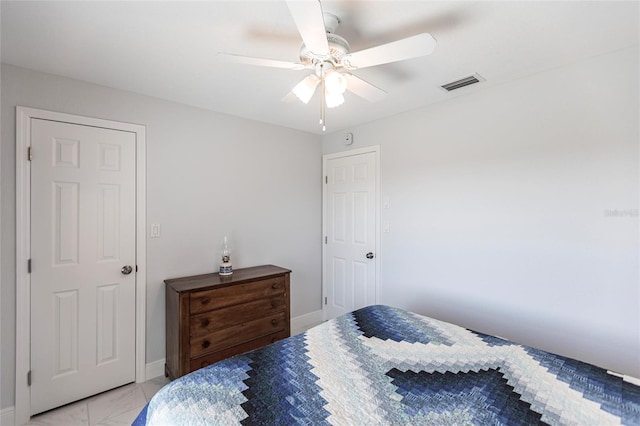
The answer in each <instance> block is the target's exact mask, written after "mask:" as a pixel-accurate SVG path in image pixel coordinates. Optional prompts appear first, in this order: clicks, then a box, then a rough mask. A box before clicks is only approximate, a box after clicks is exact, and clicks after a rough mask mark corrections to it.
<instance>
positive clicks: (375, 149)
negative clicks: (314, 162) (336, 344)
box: [320, 145, 380, 321]
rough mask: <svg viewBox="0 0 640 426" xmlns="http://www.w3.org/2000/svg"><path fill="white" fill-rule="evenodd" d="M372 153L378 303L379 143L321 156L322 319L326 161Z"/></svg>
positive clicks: (324, 261) (325, 283) (324, 316)
mask: <svg viewBox="0 0 640 426" xmlns="http://www.w3.org/2000/svg"><path fill="white" fill-rule="evenodd" d="M369 153H374V154H375V158H376V164H375V166H374V167H375V171H376V190H375V197H376V200H375V216H376V218H375V228H376V229H375V232H376V233H375V235H376V244H375V251H376V268H375V292H376V294H375V303H376V304H377V303H380V145H371V146H367V147H364V148H358V149H351V150H348V151H340V152H336V153H333V154H325V155H323V156H322V299H321V300H320V304H321V306H322V320H323V321H326V320H327V310H326V308H325V307H326V304H325V298H326V297H328V296H327V293H328V289H327V277H326V275H325V273H324V272H325V270H326V269H325V267H326V262H327V253H326V250H327V244H326V242H325V241H326V237H327V235H328V233H327V163H328V161H329V160H335V159H336V158H345V157H353V156H356V155H362V154H369Z"/></svg>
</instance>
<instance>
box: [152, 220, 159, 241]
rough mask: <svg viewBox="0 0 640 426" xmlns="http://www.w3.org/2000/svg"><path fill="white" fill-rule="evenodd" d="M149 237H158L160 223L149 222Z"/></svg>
mask: <svg viewBox="0 0 640 426" xmlns="http://www.w3.org/2000/svg"><path fill="white" fill-rule="evenodd" d="M150 237H151V238H160V224H159V223H152V224H151V235H150Z"/></svg>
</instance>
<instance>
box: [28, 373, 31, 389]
mask: <svg viewBox="0 0 640 426" xmlns="http://www.w3.org/2000/svg"><path fill="white" fill-rule="evenodd" d="M27 386H31V370H29V372H28V373H27Z"/></svg>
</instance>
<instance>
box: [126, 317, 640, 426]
mask: <svg viewBox="0 0 640 426" xmlns="http://www.w3.org/2000/svg"><path fill="white" fill-rule="evenodd" d="M232 424H243V425H449V424H451V425H463V424H473V425H484V424H491V425H530V424H554V425H556V424H557V425H565V424H566V425H614V424H624V425H640V386H637V385H635V384H632V383H629V382H628V381H625V380H623V379H622V378H621V377H619V376H617V375H613V374H610V373H608V372H607V371H606V370H604V369H602V368H599V367H595V366H593V365H590V364H586V363H583V362H580V361H576V360H573V359H570V358H565V357H561V356H558V355H553V354H550V353H548V352H544V351H541V350H537V349H533V348H529V347H526V346H522V345H518V344H515V343H512V342H509V341H506V340H502V339H499V338H497V337H492V336H487V335H483V334H480V333H476V332H473V331H469V330H466V329H464V328H461V327H458V326H455V325H452V324H449V323H445V322H441V321H437V320H434V319H431V318H427V317H424V316H421V315H417V314H414V313H411V312H406V311H403V310H400V309H395V308H391V307H388V306H370V307H367V308H363V309H360V310H357V311H355V312H352V313H349V314H347V315H343V316H341V317H339V318H336V319H334V320H331V321H328V322H326V323H324V324H322V325H319V326H317V327H314V328H312V329H311V330H308V331H307V332H306V333H303V334H300V335H297V336H293V337H290V338H288V339H285V340H282V341H280V342H277V343H275V344H272V345H269V346H266V347H264V348H261V349H257V350H254V351H251V352H248V353H246V354H243V355H238V356H235V357H232V358H229V359H226V360H224V361H221V362H219V363H217V364H214V365H211V366H209V367H205V368H203V369H201V370H198V371H195V372H193V373H191V374H188V375H186V376H184V377H182V378H180V379H178V380H175V381H173V382H171V383H169V384H168V385H166V386H165V387H164V388H163V389H161V390H160V391H159V392H158V393H157V394H156V395H155V396H154V398H153V399H152V400H151V401H150V402H149V404H148V405H147V406H146V407H145V408H144V410H143V411H142V412H141V413H140V415H139V416H138V418H137V419H136V420H135V422H134V425H135V426H138V425H225V426H226V425H232Z"/></svg>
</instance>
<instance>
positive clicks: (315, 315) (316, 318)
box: [291, 310, 322, 336]
mask: <svg viewBox="0 0 640 426" xmlns="http://www.w3.org/2000/svg"><path fill="white" fill-rule="evenodd" d="M321 322H322V310H319V311H314V312H309V313H308V314H304V315H300V316H297V317H295V318H291V335H292V336H295V335H296V334H300V333H302V332H303V331H307V330H308V329H310V328H311V327H313V326H316V325H318V324H320V323H321Z"/></svg>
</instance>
